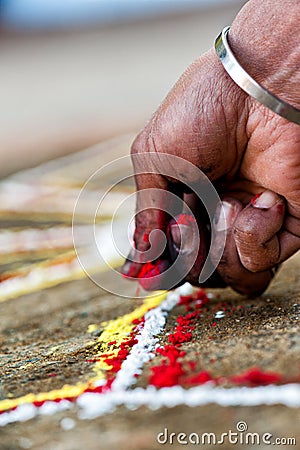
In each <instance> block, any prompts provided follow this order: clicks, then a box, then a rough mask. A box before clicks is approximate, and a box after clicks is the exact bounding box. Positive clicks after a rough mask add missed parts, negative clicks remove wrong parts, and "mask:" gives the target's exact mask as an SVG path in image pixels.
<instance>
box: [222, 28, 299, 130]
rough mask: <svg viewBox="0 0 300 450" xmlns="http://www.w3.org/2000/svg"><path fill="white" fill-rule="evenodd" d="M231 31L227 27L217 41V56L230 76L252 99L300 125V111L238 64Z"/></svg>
mask: <svg viewBox="0 0 300 450" xmlns="http://www.w3.org/2000/svg"><path fill="white" fill-rule="evenodd" d="M229 29H230V27H225V28H224V29H223V31H222V32H221V33H220V34H219V36H218V37H217V38H216V41H215V49H216V52H217V55H218V56H219V58H220V60H221V62H222V64H223V66H224V68H225V70H226V72H227V73H228V75H229V76H230V77H231V78H232V79H233V81H234V82H235V83H236V84H237V85H238V86H239V87H240V88H241V89H243V90H244V91H245V92H247V94H249V95H251V97H254V98H255V99H256V100H258V101H259V102H260V103H262V104H263V105H264V106H267V107H268V108H269V109H271V110H272V111H274V112H275V113H276V114H279V116H281V117H284V118H285V119H287V120H290V121H291V122H294V123H297V124H298V125H300V110H299V109H297V108H294V106H292V105H290V104H289V103H286V102H284V101H283V100H280V98H278V97H277V96H276V95H274V94H272V93H271V92H269V91H268V90H267V89H265V88H263V87H262V86H260V84H258V83H257V82H256V81H255V80H254V79H253V78H252V77H251V76H250V75H249V74H248V73H247V72H246V71H245V70H244V69H243V68H242V66H241V65H240V64H239V63H238V61H237V60H236V58H235V56H234V54H233V53H232V51H231V49H230V47H229V44H228V41H227V34H228V31H229Z"/></svg>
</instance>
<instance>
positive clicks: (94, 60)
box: [0, 0, 245, 177]
mask: <svg viewBox="0 0 300 450" xmlns="http://www.w3.org/2000/svg"><path fill="white" fill-rule="evenodd" d="M244 3H245V0H181V1H180V0H63V1H62V0H2V1H1V0H0V55H1V70H0V99H1V100H0V128H1V132H0V149H1V150H0V177H3V176H6V175H8V174H10V173H13V172H15V171H17V170H20V169H22V168H27V167H32V166H35V165H37V164H39V163H40V162H42V161H45V160H48V159H52V158H55V157H57V156H59V155H65V154H68V153H71V152H74V151H78V150H81V149H83V148H86V147H88V146H90V145H92V144H95V143H97V142H101V141H104V140H105V139H107V138H110V137H114V136H119V135H121V134H122V133H127V132H132V131H133V132H137V131H138V130H139V129H140V128H141V127H142V126H143V124H144V123H145V121H146V120H147V119H148V118H149V116H150V115H151V114H152V113H153V111H154V110H155V109H156V108H157V106H158V105H159V103H160V102H161V101H162V99H163V98H164V97H165V95H166V94H167V92H168V91H169V89H170V88H171V87H172V85H173V84H174V83H175V81H176V80H177V78H178V77H179V76H180V74H181V73H182V72H183V71H184V69H185V68H186V66H187V65H188V64H189V63H191V62H192V61H193V60H194V59H196V58H197V57H198V56H199V55H200V54H201V53H203V52H204V51H206V50H207V49H208V48H210V47H211V46H212V45H213V42H214V38H215V37H216V35H217V34H218V33H219V31H220V30H221V29H222V27H223V26H225V25H228V24H230V23H231V21H232V19H233V18H234V16H235V15H236V13H237V11H238V10H239V9H240V8H241V7H242V5H243V4H244ZM128 151H129V149H128Z"/></svg>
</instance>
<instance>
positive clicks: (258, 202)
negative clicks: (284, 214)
mask: <svg viewBox="0 0 300 450" xmlns="http://www.w3.org/2000/svg"><path fill="white" fill-rule="evenodd" d="M277 200H278V198H277V195H275V194H274V193H273V192H271V191H265V192H263V193H262V194H261V195H259V196H257V197H255V198H254V199H253V201H251V204H252V206H254V208H259V209H269V208H272V206H274V205H275V203H276V202H277Z"/></svg>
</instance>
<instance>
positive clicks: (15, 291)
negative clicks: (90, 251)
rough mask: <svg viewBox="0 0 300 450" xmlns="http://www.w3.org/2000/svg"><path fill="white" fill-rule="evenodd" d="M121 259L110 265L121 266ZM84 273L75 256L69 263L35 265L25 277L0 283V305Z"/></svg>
mask: <svg viewBox="0 0 300 450" xmlns="http://www.w3.org/2000/svg"><path fill="white" fill-rule="evenodd" d="M122 261H123V259H121V258H120V259H116V260H113V261H110V263H111V264H112V265H113V266H114V267H117V266H118V265H121V264H122ZM106 270H107V266H106V265H103V266H98V267H90V268H89V271H90V272H91V273H96V272H97V273H99V272H105V271H106ZM86 276H87V275H86V273H85V272H84V270H83V269H82V268H81V266H80V264H79V263H78V260H77V257H76V255H74V258H73V259H72V260H71V261H69V262H59V261H58V262H56V263H54V264H52V265H49V263H48V264H45V263H44V262H43V263H36V264H33V265H32V266H31V268H30V269H29V270H28V273H26V274H25V275H24V274H23V273H21V272H20V275H16V276H14V277H12V278H9V279H8V280H5V281H2V283H0V303H1V302H5V301H6V300H11V299H14V298H17V297H20V296H21V295H25V294H31V293H32V292H37V291H40V290H42V289H46V288H49V287H53V286H57V285H59V284H61V283H65V282H67V281H73V280H80V279H82V278H86Z"/></svg>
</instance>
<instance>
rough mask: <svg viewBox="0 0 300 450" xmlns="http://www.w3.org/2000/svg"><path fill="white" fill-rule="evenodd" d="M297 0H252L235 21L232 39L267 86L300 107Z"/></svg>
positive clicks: (237, 51) (239, 55)
mask: <svg viewBox="0 0 300 450" xmlns="http://www.w3.org/2000/svg"><path fill="white" fill-rule="evenodd" d="M299 17H300V3H299V2H298V1H297V0H287V1H286V2H282V1H281V0H272V1H271V2H270V0H265V1H264V2H261V0H250V1H249V2H248V3H247V4H246V5H245V6H244V7H243V8H242V9H241V11H240V12H239V14H238V15H237V17H236V18H235V20H234V21H233V23H232V26H231V28H230V33H229V36H228V42H229V45H230V47H231V50H232V52H233V53H234V55H235V57H236V59H237V61H238V62H239V64H240V65H241V66H242V67H243V68H244V69H245V70H246V72H248V74H249V75H250V76H251V77H252V78H253V79H254V80H255V81H256V82H257V83H259V84H261V85H262V86H263V87H265V88H266V89H268V90H269V91H271V92H272V93H273V94H275V95H277V96H278V97H280V98H281V99H282V100H284V101H285V102H288V103H290V104H291V105H292V106H294V107H296V108H300V69H299V67H300V48H299V44H298V37H297V36H298V32H297V31H298V26H299Z"/></svg>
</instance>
